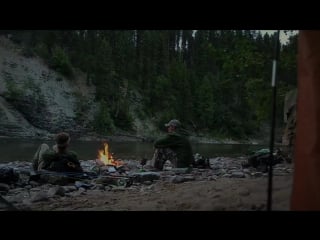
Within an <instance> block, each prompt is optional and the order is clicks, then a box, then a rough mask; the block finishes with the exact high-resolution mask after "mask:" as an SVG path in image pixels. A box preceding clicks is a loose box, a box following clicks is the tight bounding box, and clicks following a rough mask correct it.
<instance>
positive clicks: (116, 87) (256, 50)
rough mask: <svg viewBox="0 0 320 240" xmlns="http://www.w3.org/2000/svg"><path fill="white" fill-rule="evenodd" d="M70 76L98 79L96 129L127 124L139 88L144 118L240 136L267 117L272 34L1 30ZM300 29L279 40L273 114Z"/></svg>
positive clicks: (289, 80)
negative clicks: (282, 41) (81, 74)
mask: <svg viewBox="0 0 320 240" xmlns="http://www.w3.org/2000/svg"><path fill="white" fill-rule="evenodd" d="M0 33H1V34H5V35H7V36H10V38H11V39H12V40H13V41H15V42H16V43H18V44H21V45H23V47H24V48H23V49H24V51H23V53H24V55H25V56H28V57H32V56H35V55H37V56H40V57H42V58H43V59H44V60H45V61H46V62H47V64H48V65H49V66H50V67H51V68H52V69H54V70H56V71H58V72H60V73H61V74H63V75H65V76H66V77H68V78H69V79H70V80H72V78H73V77H75V76H74V69H80V70H81V71H83V72H85V73H86V75H87V85H88V86H90V85H94V86H96V89H97V91H96V96H95V97H96V100H97V101H99V102H100V103H101V111H100V115H99V116H97V117H96V118H97V119H96V120H97V121H96V123H97V124H96V125H95V126H96V129H97V130H104V131H112V129H113V127H117V128H120V129H124V130H130V129H131V128H132V122H133V116H132V115H131V114H130V111H129V106H130V104H131V102H130V96H131V94H132V93H133V92H136V93H139V94H140V95H141V96H142V109H141V111H140V113H139V117H140V118H141V119H147V118H148V119H154V121H155V122H156V124H158V126H159V127H160V126H163V123H164V122H166V121H168V120H169V119H171V118H178V119H180V120H182V122H184V123H185V125H186V127H187V128H189V129H191V130H193V131H194V132H196V133H203V132H205V133H207V134H211V135H214V136H221V137H233V138H238V139H242V138H245V137H248V136H251V135H253V134H255V133H257V132H259V130H260V129H261V126H263V125H264V124H266V123H269V122H270V114H271V99H272V98H271V87H270V84H271V70H272V60H273V52H274V43H275V37H276V35H275V34H271V35H268V34H266V35H262V34H261V33H260V31H257V30H1V32H0ZM296 55H297V35H293V36H291V37H290V38H289V42H288V44H286V45H282V46H281V50H280V61H279V66H278V88H277V122H278V123H279V125H281V124H283V117H282V116H283V101H284V95H285V93H286V92H287V91H289V90H291V89H293V88H295V87H296V81H297V80H296V78H297V73H296V72H297V71H296V68H297V66H296V58H297V56H296Z"/></svg>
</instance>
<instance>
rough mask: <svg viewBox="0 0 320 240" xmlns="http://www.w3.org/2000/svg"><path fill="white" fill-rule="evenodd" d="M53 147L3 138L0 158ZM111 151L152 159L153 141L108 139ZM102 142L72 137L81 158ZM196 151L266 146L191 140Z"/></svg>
mask: <svg viewBox="0 0 320 240" xmlns="http://www.w3.org/2000/svg"><path fill="white" fill-rule="evenodd" d="M43 142H44V143H47V144H48V145H49V146H50V147H51V146H52V145H53V144H54V142H53V141H40V140H26V139H21V140H20V139H0V152H1V156H0V162H2V163H4V162H11V161H31V160H32V157H33V155H34V153H35V152H36V150H37V148H38V146H39V145H40V144H41V143H43ZM108 144H109V152H111V153H112V154H113V156H114V158H116V159H119V158H120V159H133V160H141V158H147V159H151V158H152V155H153V145H152V143H146V142H109V143H108ZM101 147H102V142H99V141H72V142H71V145H70V150H73V151H75V152H77V154H78V156H79V159H80V160H91V159H96V157H97V153H98V150H99V149H101ZM192 148H193V152H194V153H200V154H201V155H203V156H206V157H217V156H241V155H245V154H247V153H249V152H250V151H254V150H258V149H261V148H267V146H263V145H250V144H204V143H201V144H192Z"/></svg>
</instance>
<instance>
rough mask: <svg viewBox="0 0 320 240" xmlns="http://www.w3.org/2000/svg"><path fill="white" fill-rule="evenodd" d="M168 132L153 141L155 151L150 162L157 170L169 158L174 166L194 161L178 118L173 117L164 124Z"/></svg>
mask: <svg viewBox="0 0 320 240" xmlns="http://www.w3.org/2000/svg"><path fill="white" fill-rule="evenodd" d="M165 126H166V127H167V131H168V134H167V135H166V136H165V137H163V138H160V139H158V140H156V141H155V143H154V147H155V152H154V156H153V158H152V160H151V164H152V165H153V167H154V168H156V169H157V170H163V166H164V164H165V162H166V161H167V160H169V161H170V162H171V164H172V167H174V168H185V167H190V166H191V165H192V164H193V162H194V157H193V153H192V147H191V144H190V142H189V140H188V138H187V136H186V134H185V131H183V129H182V128H181V123H180V121H179V120H176V119H173V120H171V121H170V122H169V123H167V124H165Z"/></svg>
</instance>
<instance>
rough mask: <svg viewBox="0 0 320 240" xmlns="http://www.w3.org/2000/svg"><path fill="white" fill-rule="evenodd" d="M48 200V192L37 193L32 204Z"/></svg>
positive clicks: (32, 198)
mask: <svg viewBox="0 0 320 240" xmlns="http://www.w3.org/2000/svg"><path fill="white" fill-rule="evenodd" d="M47 200H48V195H47V193H46V192H38V193H35V194H34V195H33V196H32V197H31V198H30V202H32V203H34V202H40V201H47Z"/></svg>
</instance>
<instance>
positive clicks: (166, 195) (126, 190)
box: [0, 157, 293, 211]
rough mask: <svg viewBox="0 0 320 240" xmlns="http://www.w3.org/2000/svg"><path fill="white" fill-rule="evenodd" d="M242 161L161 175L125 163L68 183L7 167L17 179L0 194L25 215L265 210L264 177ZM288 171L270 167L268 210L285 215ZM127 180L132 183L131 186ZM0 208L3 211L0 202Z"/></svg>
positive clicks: (88, 165)
mask: <svg viewBox="0 0 320 240" xmlns="http://www.w3.org/2000/svg"><path fill="white" fill-rule="evenodd" d="M245 160H246V159H245V158H243V157H239V158H228V157H218V158H210V169H197V168H194V169H193V170H192V171H188V170H187V169H171V170H167V171H161V172H148V171H145V172H141V166H140V165H139V163H138V162H137V161H128V160H124V162H125V169H126V171H125V172H122V173H121V174H120V173H119V171H117V172H114V171H113V170H112V171H111V172H112V174H111V173H110V172H109V173H107V174H100V175H99V176H98V177H97V178H93V179H78V180H73V181H72V182H69V180H70V179H69V180H68V179H67V178H65V177H64V178H63V177H61V176H60V178H59V176H49V177H48V176H47V177H46V178H43V179H42V181H40V180H39V179H38V180H37V179H35V178H33V179H32V180H30V168H31V163H28V162H12V163H8V164H1V166H0V167H12V168H14V169H15V170H16V171H17V172H19V175H20V180H19V181H18V182H16V183H11V184H6V183H0V187H1V188H0V191H1V195H2V196H3V198H4V199H5V200H6V201H8V202H9V203H11V204H13V205H14V206H15V207H16V208H17V209H18V210H29V211H88V210H92V211H261V210H266V199H267V196H266V193H267V180H268V175H267V173H263V172H259V171H258V170H257V169H255V168H243V167H242V165H241V162H242V161H245ZM81 165H82V167H83V168H84V169H85V170H86V171H88V170H91V171H92V170H93V168H94V167H95V162H94V161H91V160H89V161H81ZM108 171H110V170H108ZM292 172H293V165H292V164H289V163H281V164H277V165H276V166H275V167H274V179H273V182H274V184H273V187H274V188H273V210H289V202H290V194H291V185H292ZM114 174H116V175H117V177H119V176H122V182H121V181H118V180H117V181H114V176H115V175H114ZM44 179H45V181H44ZM110 179H111V180H110ZM126 179H131V180H132V181H131V182H130V184H129V182H126V181H127V180H126ZM124 183H125V184H124ZM0 209H1V210H8V208H7V206H5V204H3V203H2V205H1V206H0Z"/></svg>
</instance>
